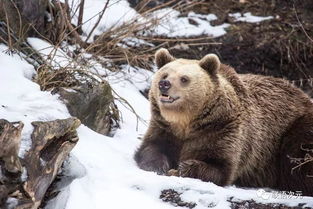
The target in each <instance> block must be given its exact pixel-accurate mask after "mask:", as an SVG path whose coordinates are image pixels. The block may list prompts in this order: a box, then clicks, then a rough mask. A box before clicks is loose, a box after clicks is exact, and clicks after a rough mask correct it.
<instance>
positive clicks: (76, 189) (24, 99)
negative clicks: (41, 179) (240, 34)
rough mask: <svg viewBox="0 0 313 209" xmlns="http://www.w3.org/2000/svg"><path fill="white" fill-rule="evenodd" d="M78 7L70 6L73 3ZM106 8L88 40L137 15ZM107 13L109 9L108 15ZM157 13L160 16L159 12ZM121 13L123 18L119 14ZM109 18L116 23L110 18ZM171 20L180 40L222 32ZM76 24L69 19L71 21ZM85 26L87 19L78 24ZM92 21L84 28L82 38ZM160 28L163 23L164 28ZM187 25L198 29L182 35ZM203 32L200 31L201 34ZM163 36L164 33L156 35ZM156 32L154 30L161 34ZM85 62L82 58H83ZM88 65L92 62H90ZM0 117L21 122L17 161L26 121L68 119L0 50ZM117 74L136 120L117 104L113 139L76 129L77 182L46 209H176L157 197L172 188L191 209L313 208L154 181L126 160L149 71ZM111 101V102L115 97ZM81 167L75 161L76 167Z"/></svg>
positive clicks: (99, 2) (202, 23)
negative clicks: (246, 208) (235, 206)
mask: <svg viewBox="0 0 313 209" xmlns="http://www.w3.org/2000/svg"><path fill="white" fill-rule="evenodd" d="M73 2H74V3H75V2H76V3H77V0H73ZM112 2H113V3H114V4H110V6H109V8H111V9H112V8H115V9H112V11H113V13H108V14H107V16H104V17H105V18H106V19H105V18H104V19H105V20H103V21H101V24H99V27H98V28H97V30H95V32H94V33H95V34H99V33H101V32H103V31H105V30H107V29H109V28H110V27H113V26H115V25H116V22H114V21H116V20H118V21H122V22H123V21H129V20H130V19H131V18H133V15H138V14H137V13H136V12H135V11H134V10H132V9H131V8H130V7H129V5H128V3H127V2H126V1H112ZM103 6H104V2H103V0H86V5H85V15H86V16H85V18H87V19H89V18H91V17H93V16H94V15H95V14H96V13H97V12H99V11H101V8H103ZM108 11H110V10H108ZM162 12H164V11H161V12H160V14H161V13H162ZM125 14H127V15H125ZM115 17H116V18H115ZM170 17H171V21H170V22H171V24H176V25H177V27H180V28H181V30H182V33H184V36H190V35H200V34H208V35H209V34H211V35H212V36H218V35H222V34H223V33H224V32H225V31H224V27H226V25H224V26H223V25H222V26H216V27H213V26H212V27H211V26H210V24H209V22H210V21H211V20H213V19H214V18H216V17H215V16H214V15H213V14H212V15H199V14H195V13H189V15H188V17H178V14H177V13H175V11H174V15H173V16H170ZM184 18H193V19H194V20H195V21H196V22H197V21H198V23H199V24H198V26H195V25H191V24H190V23H187V22H188V21H187V20H186V19H184ZM74 21H75V18H74ZM85 21H86V20H85ZM92 21H93V22H91V23H90V25H89V24H86V25H84V27H83V29H84V31H85V33H86V34H87V33H88V31H90V30H91V29H90V27H92V24H94V23H95V22H94V19H92ZM164 24H165V23H164ZM160 27H163V29H156V31H159V32H157V33H159V34H162V33H167V31H169V30H171V27H169V28H166V27H165V26H164V25H162V26H160ZM186 27H198V29H197V28H191V29H190V30H185V29H184V28H186ZM206 27H207V28H208V29H205V28H206ZM162 30H163V31H162ZM160 31H161V32H160ZM172 34H173V36H179V35H180V32H179V29H177V28H176V29H175V30H174V31H173V33H172ZM28 42H29V43H30V44H31V45H32V46H33V47H34V48H36V49H37V50H38V51H40V52H41V53H43V54H45V55H47V54H49V53H50V51H51V50H53V47H52V46H50V45H49V44H48V43H46V42H44V41H42V40H40V39H35V38H31V39H28ZM56 55H57V56H56V59H57V60H54V61H53V62H52V64H53V63H55V65H57V64H58V65H60V63H62V66H66V65H67V62H68V63H71V58H70V57H68V56H67V55H66V53H65V52H62V51H61V50H60V49H59V50H58V51H57V53H56ZM85 56H86V57H87V56H88V55H85ZM93 62H94V61H93ZM0 66H1V67H0V118H5V119H7V120H9V121H23V122H24V123H25V127H24V130H23V135H22V138H23V141H22V149H21V152H20V155H21V156H23V153H24V152H25V150H27V149H28V148H29V145H30V144H29V143H30V134H31V132H32V127H31V125H30V122H32V121H36V120H40V121H49V120H54V119H58V118H67V117H69V116H70V115H69V113H68V111H67V109H66V107H65V105H64V104H63V103H62V102H61V101H60V100H59V99H58V96H57V95H51V93H50V92H43V91H40V88H39V86H38V84H36V83H34V82H33V81H32V77H33V76H34V75H35V71H34V68H33V67H32V66H31V65H29V64H28V63H27V62H25V61H24V60H22V59H21V58H20V57H19V56H18V55H16V54H15V55H10V54H9V53H8V49H7V47H6V46H4V45H0ZM89 66H92V67H91V68H90V69H89V70H90V71H92V72H95V71H96V72H97V74H99V75H107V74H108V71H107V70H106V69H104V68H102V66H101V65H100V64H97V63H93V64H91V65H89ZM123 68H124V70H123V71H122V72H121V73H118V74H114V75H110V74H109V76H107V79H108V81H109V83H110V84H111V86H112V88H113V90H114V91H115V92H116V97H122V98H124V99H126V100H127V101H128V102H129V104H130V105H131V106H132V107H133V108H134V110H135V111H136V114H137V115H138V116H139V117H140V119H138V118H137V116H136V115H135V114H134V113H133V112H132V110H131V109H130V108H129V107H128V106H127V105H126V104H125V103H123V102H121V100H118V99H117V100H116V104H117V105H118V108H119V110H120V112H121V116H122V122H121V127H120V129H118V130H117V131H116V133H115V135H114V137H107V136H103V135H100V134H98V133H96V132H94V131H92V130H91V129H89V128H87V127H86V126H84V125H81V126H80V127H79V128H78V136H79V142H78V143H77V145H76V146H75V148H74V149H73V151H72V155H73V156H72V158H71V160H70V162H69V164H68V166H70V167H71V172H74V173H75V172H76V173H78V174H76V175H78V176H80V178H77V179H75V180H74V181H73V182H72V184H70V185H69V186H68V187H67V188H65V189H63V192H62V193H61V194H60V195H59V196H58V197H57V199H56V201H52V202H50V204H48V206H47V208H49V209H63V208H64V209H87V208H92V209H104V208H109V209H125V208H143V209H146V208H149V209H153V208H155V209H160V208H164V209H165V208H175V207H174V206H172V205H170V204H169V203H164V202H162V201H161V200H160V199H159V196H160V194H161V191H162V190H163V189H175V190H177V191H178V192H181V193H182V199H183V200H184V201H187V202H194V203H196V204H197V206H196V207H195V208H196V209H202V208H208V207H210V208H220V209H226V208H229V207H230V203H229V202H228V201H227V199H229V198H230V197H234V198H235V199H239V200H251V199H253V200H255V201H256V202H262V203H269V202H271V203H285V204H287V205H290V206H296V205H298V203H306V204H307V205H306V206H310V207H313V198H309V197H297V196H285V195H281V196H277V193H275V192H265V191H264V190H253V189H250V190H243V189H239V188H236V187H233V186H230V187H225V188H223V187H219V186H216V185H214V184H213V183H209V182H202V181H200V180H197V179H190V178H179V177H166V176H159V175H157V174H155V173H153V172H146V171H143V170H141V169H139V168H138V167H137V166H136V163H135V161H134V160H133V154H134V152H135V150H136V148H137V147H138V146H139V145H140V143H141V140H140V139H139V138H142V136H143V134H144V133H145V131H146V129H147V124H148V121H149V118H150V111H149V102H148V100H147V99H145V98H144V97H143V96H142V95H141V94H140V92H139V90H142V89H144V88H145V87H146V86H147V85H148V84H149V82H150V80H151V77H152V73H149V72H148V71H145V70H142V69H134V68H132V67H131V66H128V65H125V66H124V67H123ZM117 95H118V96H117ZM79 162H80V163H79Z"/></svg>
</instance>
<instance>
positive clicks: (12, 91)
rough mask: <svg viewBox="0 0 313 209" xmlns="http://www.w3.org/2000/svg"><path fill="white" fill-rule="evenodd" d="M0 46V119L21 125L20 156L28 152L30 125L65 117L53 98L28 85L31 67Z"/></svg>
mask: <svg viewBox="0 0 313 209" xmlns="http://www.w3.org/2000/svg"><path fill="white" fill-rule="evenodd" d="M9 52H10V51H9V50H8V48H7V47H6V46H4V45H0V66H1V68H0V118H4V119H6V120H9V121H11V122H12V121H22V122H23V123H24V124H25V126H24V128H23V131H22V144H21V150H20V156H23V155H24V153H25V151H26V150H28V149H29V148H30V145H31V142H30V134H31V133H32V130H33V127H32V125H31V124H30V123H31V122H32V121H38V120H39V121H49V120H55V119H63V118H67V117H69V116H70V115H69V113H68V111H67V109H66V107H65V105H63V104H61V103H60V101H59V100H58V97H57V96H56V95H51V94H50V93H49V92H44V91H40V87H39V85H38V84H36V83H34V82H32V81H31V79H32V77H33V76H34V75H35V70H34V68H33V66H31V65H29V64H28V63H27V62H25V61H24V60H22V59H21V58H20V57H19V56H18V55H16V54H13V55H10V53H9Z"/></svg>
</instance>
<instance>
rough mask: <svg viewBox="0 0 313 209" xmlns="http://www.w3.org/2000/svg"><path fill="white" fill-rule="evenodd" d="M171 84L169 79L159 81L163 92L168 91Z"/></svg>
mask: <svg viewBox="0 0 313 209" xmlns="http://www.w3.org/2000/svg"><path fill="white" fill-rule="evenodd" d="M171 86H172V85H171V82H169V81H168V80H165V79H162V80H160V82H159V89H160V91H161V92H162V93H165V92H167V90H169V89H170V88H171Z"/></svg>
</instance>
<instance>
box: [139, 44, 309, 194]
mask: <svg viewBox="0 0 313 209" xmlns="http://www.w3.org/2000/svg"><path fill="white" fill-rule="evenodd" d="M162 50H163V51H161V52H158V53H157V54H156V62H157V63H158V58H159V57H162V62H159V68H160V70H159V71H158V72H157V73H156V75H155V78H154V80H153V82H152V87H151V92H150V102H151V111H152V118H151V122H150V126H149V128H148V131H147V133H146V135H145V138H144V141H143V143H142V145H141V147H140V148H139V149H138V150H137V152H136V154H135V160H136V161H137V163H138V165H139V167H140V168H142V169H144V170H149V171H156V172H158V173H160V174H165V173H167V172H168V170H170V169H177V170H178V173H179V175H180V176H183V177H192V178H198V179H201V180H203V181H211V182H214V183H216V184H218V185H223V186H224V185H230V184H235V185H238V186H243V187H271V188H274V189H282V190H288V191H291V190H292V191H302V192H303V194H305V195H313V186H312V185H313V178H309V177H307V175H313V164H312V163H311V164H309V163H308V164H306V165H304V166H303V167H302V168H301V169H300V170H297V171H296V172H293V173H291V169H292V168H293V167H294V166H295V164H293V163H292V162H291V161H290V159H289V157H288V156H290V157H297V158H303V157H304V155H305V152H304V151H303V150H301V145H303V144H311V145H312V144H313V104H312V102H311V101H310V98H309V97H308V96H307V95H305V94H304V93H303V92H302V91H301V90H299V89H298V88H296V87H294V86H292V85H291V84H289V83H288V82H286V81H285V80H282V79H277V78H272V77H265V76H259V75H250V74H246V75H239V74H237V73H236V72H235V71H234V69H233V68H231V67H229V66H227V65H224V64H220V63H219V60H218V58H217V57H216V56H211V55H210V56H206V58H203V59H202V60H200V62H199V61H197V60H185V59H174V58H173V57H172V56H171V55H170V54H169V53H168V51H167V50H165V49H162ZM164 53H165V54H164ZM160 54H161V55H162V56H160ZM166 57H168V58H169V59H168V60H167V59H166ZM206 59H207V60H206ZM217 61H218V63H217ZM200 65H201V67H200ZM212 68H216V69H212ZM164 73H166V74H167V77H166V79H169V80H170V81H171V83H172V87H171V89H170V91H169V93H170V94H171V95H175V96H176V95H179V96H181V97H180V99H179V100H177V102H176V101H175V102H174V103H173V104H170V105H167V104H166V105H164V104H162V103H161V102H160V101H159V95H160V93H159V90H158V85H157V83H158V82H159V81H160V79H162V76H164ZM212 73H213V74H212ZM183 75H188V76H189V77H191V80H190V83H189V86H186V87H184V86H182V84H180V83H179V82H178V81H177V78H179V77H180V76H183Z"/></svg>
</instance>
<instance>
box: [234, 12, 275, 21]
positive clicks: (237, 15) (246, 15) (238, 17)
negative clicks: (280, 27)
mask: <svg viewBox="0 0 313 209" xmlns="http://www.w3.org/2000/svg"><path fill="white" fill-rule="evenodd" d="M229 16H230V17H234V18H235V21H238V22H239V21H240V22H248V23H259V22H262V21H265V20H270V19H273V16H268V17H261V16H254V15H252V14H251V12H246V13H244V14H241V13H239V12H237V13H232V14H229Z"/></svg>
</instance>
